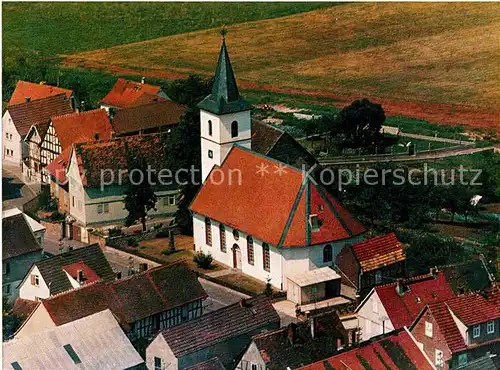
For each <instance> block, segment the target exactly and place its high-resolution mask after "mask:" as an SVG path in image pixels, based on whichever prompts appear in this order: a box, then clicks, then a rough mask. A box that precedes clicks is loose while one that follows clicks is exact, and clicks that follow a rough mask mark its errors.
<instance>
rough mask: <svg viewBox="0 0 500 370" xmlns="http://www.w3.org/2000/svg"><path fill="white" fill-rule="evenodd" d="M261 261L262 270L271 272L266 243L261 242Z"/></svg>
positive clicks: (269, 256)
mask: <svg viewBox="0 0 500 370" xmlns="http://www.w3.org/2000/svg"><path fill="white" fill-rule="evenodd" d="M262 262H263V267H264V270H266V271H267V272H271V254H270V253H269V245H268V244H267V243H262Z"/></svg>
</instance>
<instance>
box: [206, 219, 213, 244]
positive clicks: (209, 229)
mask: <svg viewBox="0 0 500 370" xmlns="http://www.w3.org/2000/svg"><path fill="white" fill-rule="evenodd" d="M205 244H206V245H208V246H210V247H211V246H212V224H211V223H210V219H209V218H208V217H206V218H205Z"/></svg>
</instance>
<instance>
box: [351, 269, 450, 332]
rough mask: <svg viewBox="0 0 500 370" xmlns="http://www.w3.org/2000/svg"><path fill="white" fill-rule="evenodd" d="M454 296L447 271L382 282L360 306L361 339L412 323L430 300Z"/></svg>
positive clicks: (432, 301)
mask: <svg viewBox="0 0 500 370" xmlns="http://www.w3.org/2000/svg"><path fill="white" fill-rule="evenodd" d="M454 296H455V294H454V293H453V290H452V289H451V288H450V286H449V284H448V282H447V281H446V277H445V274H444V273H443V272H434V271H433V273H431V274H428V275H422V276H418V277H415V278H409V279H406V280H403V279H399V280H398V281H397V282H395V283H392V284H386V285H379V286H377V287H375V288H373V289H372V290H371V292H370V293H369V294H368V295H367V296H366V297H365V299H364V300H363V301H362V302H361V304H360V305H359V306H358V308H356V313H357V314H358V320H359V327H360V329H361V334H360V336H361V339H362V340H367V339H370V338H372V337H374V336H376V335H380V334H383V333H387V332H389V331H391V330H394V329H398V328H402V327H403V326H407V327H409V326H410V325H411V324H412V323H413V321H414V320H415V318H416V317H417V316H418V314H419V313H420V312H421V311H422V309H423V308H424V307H425V306H426V305H427V304H431V303H434V302H439V301H442V300H445V299H450V298H453V297H454Z"/></svg>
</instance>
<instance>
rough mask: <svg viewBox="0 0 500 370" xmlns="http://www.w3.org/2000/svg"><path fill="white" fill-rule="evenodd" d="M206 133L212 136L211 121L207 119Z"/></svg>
mask: <svg viewBox="0 0 500 370" xmlns="http://www.w3.org/2000/svg"><path fill="white" fill-rule="evenodd" d="M208 134H209V135H210V136H212V121H210V120H208Z"/></svg>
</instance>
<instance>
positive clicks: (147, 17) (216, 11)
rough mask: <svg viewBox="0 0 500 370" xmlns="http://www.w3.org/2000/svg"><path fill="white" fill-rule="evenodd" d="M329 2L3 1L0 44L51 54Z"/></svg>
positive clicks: (307, 8) (303, 9)
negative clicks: (1, 38)
mask: <svg viewBox="0 0 500 370" xmlns="http://www.w3.org/2000/svg"><path fill="white" fill-rule="evenodd" d="M332 5H333V4H331V3H199V2H196V3H171V2H170V3H168V2H149V3H148V2H126V3H125V2H106V3H104V2H95V3H91V2H79V3H68V2H52V3H50V2H35V3H4V4H2V11H3V30H2V31H3V47H4V50H5V49H11V48H18V49H29V50H37V51H41V52H42V53H44V54H49V55H55V54H61V53H74V52H78V51H85V50H93V49H100V48H107V47H110V46H114V45H120V44H125V43H130V42H136V41H143V40H149V39H152V38H157V37H162V36H168V35H175V34H180V33H185V32H191V31H196V30H201V29H207V28H213V27H221V26H222V25H224V24H226V25H232V24H236V23H241V22H247V21H254V20H259V19H268V18H275V17H282V16H286V15H290V14H296V13H300V12H306V11H310V10H313V9H318V8H323V7H328V6H332Z"/></svg>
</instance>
